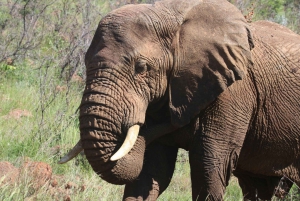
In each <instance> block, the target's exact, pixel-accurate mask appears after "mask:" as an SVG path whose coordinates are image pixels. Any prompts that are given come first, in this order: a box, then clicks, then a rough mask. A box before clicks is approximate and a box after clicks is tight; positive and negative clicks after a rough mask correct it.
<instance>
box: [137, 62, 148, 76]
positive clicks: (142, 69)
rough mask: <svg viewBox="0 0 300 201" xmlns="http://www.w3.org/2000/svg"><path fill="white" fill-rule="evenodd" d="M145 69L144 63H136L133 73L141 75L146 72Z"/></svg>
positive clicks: (145, 64) (146, 67)
mask: <svg viewBox="0 0 300 201" xmlns="http://www.w3.org/2000/svg"><path fill="white" fill-rule="evenodd" d="M147 69H148V66H147V63H146V62H145V61H138V62H137V63H136V64H135V73H136V74H143V73H145V72H146V71H147Z"/></svg>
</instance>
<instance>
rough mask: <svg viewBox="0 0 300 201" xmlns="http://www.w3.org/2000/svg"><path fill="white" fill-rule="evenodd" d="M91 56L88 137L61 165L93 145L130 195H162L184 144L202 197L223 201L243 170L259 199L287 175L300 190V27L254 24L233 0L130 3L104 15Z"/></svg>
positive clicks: (246, 187)
mask: <svg viewBox="0 0 300 201" xmlns="http://www.w3.org/2000/svg"><path fill="white" fill-rule="evenodd" d="M85 63H86V74H87V80H86V87H85V91H84V94H83V97H82V102H81V105H80V117H79V119H80V137H81V139H80V141H79V142H78V144H77V145H76V146H75V147H74V149H73V150H71V152H70V153H69V154H67V156H66V157H65V158H63V159H62V161H61V163H62V162H66V161H67V160H69V159H70V158H72V157H73V156H74V155H76V153H78V152H80V151H81V150H82V148H83V149H84V152H85V154H86V157H87V159H88V161H89V163H90V164H91V166H92V168H93V169H94V171H95V172H96V173H97V174H98V175H99V176H100V177H101V178H103V179H104V180H106V181H108V182H110V183H113V184H126V187H125V192H124V197H123V199H124V200H156V199H157V197H158V196H159V195H160V194H161V193H162V192H163V191H164V190H165V189H166V188H167V187H168V185H169V183H170V180H171V178H172V175H173V171H174V167H175V161H176V157H177V151H178V148H183V149H186V150H188V151H189V161H190V168H191V180H192V197H193V200H205V199H206V198H208V199H209V200H222V197H223V194H224V191H225V187H226V186H227V184H228V180H229V178H230V176H231V174H232V173H233V174H235V175H236V176H237V177H238V179H239V182H240V184H241V186H242V189H243V193H244V195H245V198H247V199H250V200H256V199H257V198H258V197H259V198H262V199H270V198H271V196H272V193H273V192H272V191H273V190H274V188H275V187H276V185H277V184H278V183H279V181H280V179H281V178H282V177H283V176H285V177H286V178H289V179H291V180H292V181H294V182H295V183H296V184H298V185H300V177H299V171H300V160H299V157H300V145H299V140H300V122H299V117H300V101H299V100H300V70H299V68H300V36H299V35H297V34H295V33H293V32H292V31H290V30H289V29H287V28H285V27H283V26H281V25H277V24H275V23H271V22H267V21H259V22H255V23H247V22H246V20H245V19H244V16H243V15H242V14H241V13H240V11H239V10H238V9H237V8H235V7H234V6H233V5H232V4H230V3H229V2H228V1H226V0H190V1H181V0H165V1H159V2H156V3H155V4H153V5H148V4H140V5H127V6H124V7H122V8H119V9H117V10H114V11H112V12H111V13H109V14H108V15H107V16H106V17H104V18H103V19H102V20H101V21H100V24H99V26H98V28H97V30H96V33H95V36H94V38H93V41H92V43H91V45H90V47H89V49H88V51H87V53H86V57H85ZM290 185H291V184H289V187H290ZM266 189H268V191H269V192H271V193H263V191H265V190H266ZM287 189H289V188H287ZM256 191H257V192H258V193H256ZM259 192H261V193H259Z"/></svg>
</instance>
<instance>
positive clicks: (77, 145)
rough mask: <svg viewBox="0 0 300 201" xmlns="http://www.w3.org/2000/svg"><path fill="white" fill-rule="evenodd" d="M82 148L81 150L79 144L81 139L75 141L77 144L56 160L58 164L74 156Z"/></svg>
mask: <svg viewBox="0 0 300 201" xmlns="http://www.w3.org/2000/svg"><path fill="white" fill-rule="evenodd" d="M82 150H83V148H82V146H81V140H79V141H78V142H77V144H76V145H75V146H74V147H73V148H72V149H71V150H70V151H69V152H68V153H67V154H66V155H65V156H64V157H62V158H61V159H60V160H59V161H58V164H63V163H66V162H68V161H70V160H71V159H73V158H74V157H75V156H77V155H78V154H79V153H80V152H81V151H82Z"/></svg>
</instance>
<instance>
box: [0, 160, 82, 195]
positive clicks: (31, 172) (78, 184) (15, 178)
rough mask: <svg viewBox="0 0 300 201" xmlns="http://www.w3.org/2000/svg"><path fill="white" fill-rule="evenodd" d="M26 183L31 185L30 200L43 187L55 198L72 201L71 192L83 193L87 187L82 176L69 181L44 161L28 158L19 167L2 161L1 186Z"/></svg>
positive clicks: (0, 167) (0, 164)
mask: <svg viewBox="0 0 300 201" xmlns="http://www.w3.org/2000/svg"><path fill="white" fill-rule="evenodd" d="M24 184H25V185H28V186H29V193H28V195H26V197H27V198H30V200H31V198H32V199H33V200H34V199H35V197H36V194H37V193H38V192H39V191H40V190H41V189H43V190H44V191H45V192H46V193H47V194H50V196H51V197H52V198H53V200H64V201H71V194H74V192H75V193H82V192H83V191H84V190H85V188H86V186H85V185H84V184H82V181H81V179H80V178H76V179H75V181H67V180H66V179H65V177H64V176H62V175H54V174H53V173H52V168H51V166H50V165H49V164H47V163H44V162H36V161H30V160H28V159H27V160H25V162H23V164H22V165H21V166H20V167H19V168H17V167H15V166H14V165H13V164H11V163H9V162H7V161H3V162H0V187H1V186H4V185H11V186H14V185H17V186H18V185H19V186H22V185H24ZM44 191H43V192H44Z"/></svg>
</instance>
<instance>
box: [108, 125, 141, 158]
mask: <svg viewBox="0 0 300 201" xmlns="http://www.w3.org/2000/svg"><path fill="white" fill-rule="evenodd" d="M139 130H140V126H139V125H134V126H132V127H130V128H129V129H128V132H127V135H126V138H125V140H124V142H123V144H122V146H121V147H120V149H119V150H118V151H117V152H116V153H115V154H114V155H113V156H112V157H111V158H110V160H111V161H116V160H119V159H120V158H122V157H124V156H125V155H126V154H128V152H129V151H130V150H131V149H132V147H133V145H134V143H135V141H136V140H137V137H138V135H139Z"/></svg>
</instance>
